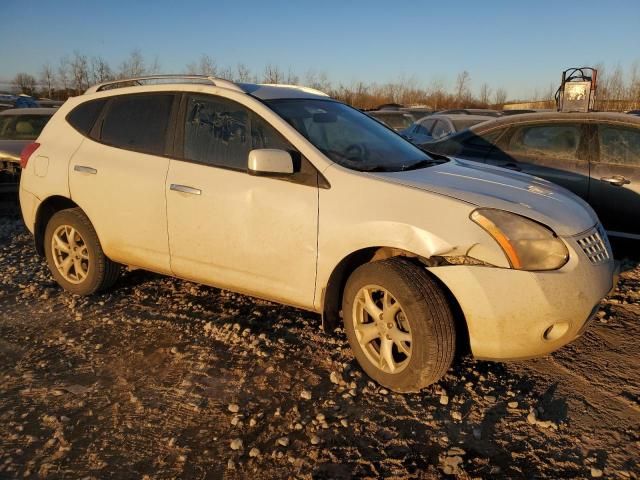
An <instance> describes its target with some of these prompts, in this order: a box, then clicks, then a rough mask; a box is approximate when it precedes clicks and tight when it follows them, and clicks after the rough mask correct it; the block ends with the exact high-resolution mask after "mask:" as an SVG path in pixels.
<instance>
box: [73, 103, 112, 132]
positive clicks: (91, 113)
mask: <svg viewBox="0 0 640 480" xmlns="http://www.w3.org/2000/svg"><path fill="white" fill-rule="evenodd" d="M105 103H107V101H106V99H104V100H94V101H92V102H86V103H83V104H81V105H78V106H77V107H76V108H74V109H73V110H71V112H69V114H68V115H67V122H69V123H70V124H71V126H72V127H73V128H75V129H76V130H77V131H78V132H80V133H81V134H83V135H84V136H88V135H89V132H90V131H91V129H92V128H93V124H94V123H95V122H96V119H97V118H98V115H100V112H101V111H102V108H103V107H104V105H105Z"/></svg>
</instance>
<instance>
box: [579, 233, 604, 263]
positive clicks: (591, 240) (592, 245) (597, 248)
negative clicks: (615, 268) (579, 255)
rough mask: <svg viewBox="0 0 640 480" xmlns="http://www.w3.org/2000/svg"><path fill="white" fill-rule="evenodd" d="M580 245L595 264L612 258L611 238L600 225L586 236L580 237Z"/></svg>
mask: <svg viewBox="0 0 640 480" xmlns="http://www.w3.org/2000/svg"><path fill="white" fill-rule="evenodd" d="M578 245H580V248H582V251H583V252H584V253H585V255H586V256H587V258H589V260H590V261H591V263H593V264H594V265H598V264H600V263H604V262H606V261H607V260H609V259H610V258H611V247H609V240H608V238H607V234H606V233H605V232H604V230H603V229H602V226H600V225H598V226H597V227H596V228H594V229H593V230H591V231H590V232H589V233H587V234H586V235H585V236H584V237H582V238H579V239H578Z"/></svg>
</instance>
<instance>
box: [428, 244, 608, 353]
mask: <svg viewBox="0 0 640 480" xmlns="http://www.w3.org/2000/svg"><path fill="white" fill-rule="evenodd" d="M429 271H430V272H432V273H433V274H434V275H436V276H437V277H438V278H439V279H440V280H441V281H442V282H443V283H444V284H445V285H446V286H447V287H448V288H449V290H451V292H452V293H453V295H454V296H455V297H456V299H457V301H458V303H459V304H460V307H461V309H462V311H463V313H464V315H465V320H466V323H467V327H468V330H469V340H470V343H471V351H472V353H473V355H474V356H475V357H476V358H480V359H486V360H518V359H525V358H532V357H538V356H541V355H545V354H547V353H550V352H552V351H554V350H557V349H558V348H560V347H562V346H563V345H566V344H567V343H569V342H571V341H572V340H574V339H575V338H577V337H578V336H580V335H581V334H582V333H583V332H584V330H585V328H586V325H587V324H588V323H589V321H590V320H591V319H592V318H593V316H594V315H595V314H596V313H597V311H598V308H599V304H600V301H601V300H602V299H603V298H604V297H605V296H606V295H607V294H608V293H609V292H610V291H611V290H612V289H613V288H614V287H615V281H614V276H615V273H616V266H615V264H614V262H613V261H612V260H608V261H606V262H604V263H602V264H600V265H594V264H592V263H591V262H590V261H589V259H587V258H586V257H585V256H584V255H583V254H582V253H581V252H579V251H576V250H574V251H572V252H571V255H570V260H569V262H568V263H567V265H565V266H564V267H563V268H561V269H560V270H556V271H551V272H523V271H517V270H510V269H502V268H491V267H481V266H465V265H457V266H443V267H433V268H429Z"/></svg>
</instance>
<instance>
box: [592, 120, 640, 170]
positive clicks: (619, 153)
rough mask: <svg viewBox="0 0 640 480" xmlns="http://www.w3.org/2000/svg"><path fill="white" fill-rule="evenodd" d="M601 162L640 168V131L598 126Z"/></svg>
mask: <svg viewBox="0 0 640 480" xmlns="http://www.w3.org/2000/svg"><path fill="white" fill-rule="evenodd" d="M598 138H599V140H600V162H602V163H608V164H617V165H628V166H633V167H640V129H631V128H623V127H618V126H614V125H598Z"/></svg>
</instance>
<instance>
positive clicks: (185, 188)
mask: <svg viewBox="0 0 640 480" xmlns="http://www.w3.org/2000/svg"><path fill="white" fill-rule="evenodd" d="M169 189H170V190H173V191H174V192H181V193H189V194H191V195H200V194H202V190H200V189H199V188H193V187H188V186H187V185H177V184H175V183H172V184H171V186H170V187H169Z"/></svg>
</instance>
